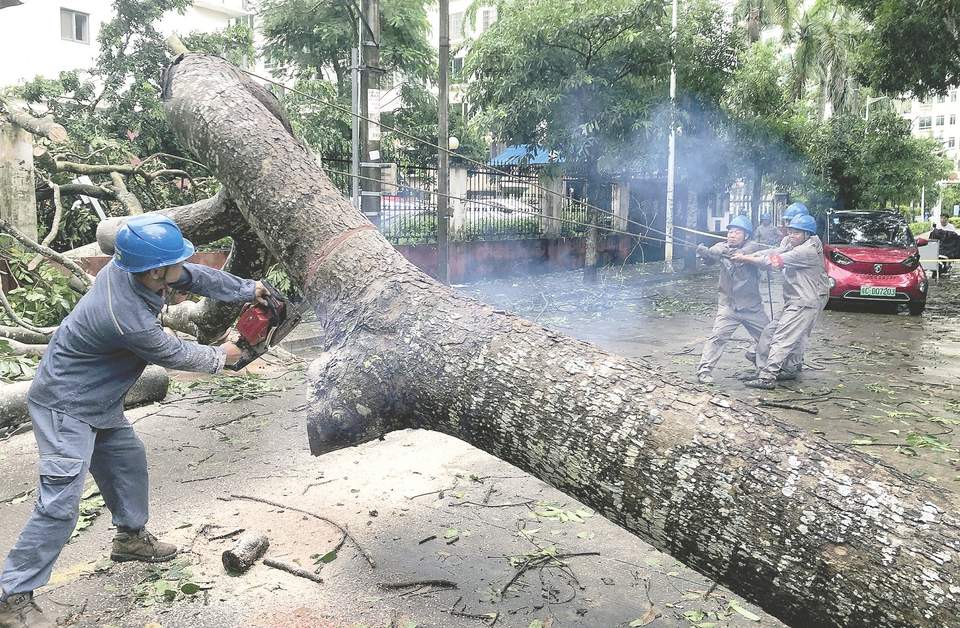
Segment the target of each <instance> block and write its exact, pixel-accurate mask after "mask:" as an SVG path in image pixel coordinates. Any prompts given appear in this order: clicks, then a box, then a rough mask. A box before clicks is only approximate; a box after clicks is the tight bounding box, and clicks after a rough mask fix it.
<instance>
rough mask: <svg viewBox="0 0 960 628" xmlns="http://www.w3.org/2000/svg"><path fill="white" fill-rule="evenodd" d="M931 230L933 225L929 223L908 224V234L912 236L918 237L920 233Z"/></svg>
mask: <svg viewBox="0 0 960 628" xmlns="http://www.w3.org/2000/svg"><path fill="white" fill-rule="evenodd" d="M932 228H933V223H931V222H911V223H910V233H912V234H913V235H918V234H921V233H926V232H927V231H930V229H932Z"/></svg>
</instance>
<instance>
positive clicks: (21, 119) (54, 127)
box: [0, 96, 70, 144]
mask: <svg viewBox="0 0 960 628" xmlns="http://www.w3.org/2000/svg"><path fill="white" fill-rule="evenodd" d="M0 111H2V112H3V114H4V116H5V117H6V118H7V120H9V121H10V122H11V123H12V124H15V125H17V126H18V127H20V128H21V129H24V130H25V131H29V132H30V133H33V134H34V135H42V136H44V137H46V138H49V139H50V141H51V142H53V143H55V144H62V143H64V142H66V141H67V140H69V139H70V137H69V136H68V135H67V130H66V129H64V128H63V127H62V126H60V125H59V124H57V123H56V122H54V121H53V118H52V117H51V116H45V117H43V118H34V117H33V116H32V115H30V114H29V113H27V112H26V111H24V110H22V109H20V108H19V107H17V106H16V105H14V104H13V103H12V102H11V101H10V100H9V99H7V98H4V97H2V96H0Z"/></svg>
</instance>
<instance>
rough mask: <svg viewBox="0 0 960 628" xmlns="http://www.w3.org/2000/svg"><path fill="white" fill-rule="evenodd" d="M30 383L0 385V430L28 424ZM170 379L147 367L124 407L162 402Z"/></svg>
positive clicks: (131, 390) (154, 368)
mask: <svg viewBox="0 0 960 628" xmlns="http://www.w3.org/2000/svg"><path fill="white" fill-rule="evenodd" d="M31 383H32V381H29V380H28V381H24V382H14V383H12V384H2V385H0V429H4V428H10V427H15V426H17V425H20V424H21V423H29V422H30V413H29V412H27V391H28V390H30V384H31ZM169 385H170V377H169V376H168V375H167V371H166V369H164V368H163V367H160V366H148V367H147V368H146V370H144V371H143V375H141V376H140V379H138V380H137V382H136V383H135V384H134V385H133V388H131V389H130V392H128V393H127V396H126V398H125V399H124V406H125V407H127V408H133V407H135V406H140V405H143V404H145V403H153V402H154V401H162V400H163V398H164V397H166V396H167V387H168V386H169Z"/></svg>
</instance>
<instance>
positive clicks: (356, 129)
mask: <svg viewBox="0 0 960 628" xmlns="http://www.w3.org/2000/svg"><path fill="white" fill-rule="evenodd" d="M361 22H362V20H360V19H357V33H358V41H357V47H356V48H354V49H352V50H351V51H350V111H351V113H352V114H353V115H352V116H351V120H350V135H351V137H350V148H351V150H350V174H351V177H350V190H351V195H350V200H351V201H353V206H354V207H356V208H357V209H360V42H361V41H363V40H362V39H360V37H362V35H361V34H362V32H363V30H362V29H363V24H362V23H361Z"/></svg>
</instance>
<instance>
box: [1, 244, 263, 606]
mask: <svg viewBox="0 0 960 628" xmlns="http://www.w3.org/2000/svg"><path fill="white" fill-rule="evenodd" d="M174 287H175V288H177V289H178V290H185V291H188V292H192V293H194V294H199V295H202V296H206V297H210V298H213V299H217V300H220V301H228V302H238V303H239V302H248V301H252V300H253V299H254V295H255V291H256V282H254V281H251V280H247V279H240V278H239V277H235V276H233V275H231V274H229V273H225V272H222V271H219V270H214V269H212V268H207V267H205V266H198V265H195V264H185V265H184V272H183V277H182V279H181V281H179V282H178V283H177V284H176V285H175V286H174ZM163 305H164V299H163V297H162V296H161V295H160V294H156V293H154V292H151V291H150V290H149V289H147V288H146V287H145V286H143V284H141V283H140V282H139V281H137V280H136V278H135V277H134V276H133V275H132V274H130V273H127V272H124V271H122V270H120V269H119V268H117V267H116V266H115V265H114V263H113V262H110V263H109V264H108V265H107V266H106V267H104V269H103V270H101V271H100V273H99V274H98V275H97V278H96V281H95V282H94V284H93V287H92V288H91V289H90V291H89V292H87V294H85V295H84V296H83V298H82V299H80V302H79V303H78V304H77V305H76V307H75V308H74V309H73V311H72V312H71V313H70V314H69V315H68V316H67V317H66V318H65V319H64V320H63V322H62V323H61V324H60V327H59V329H57V331H56V333H55V334H54V335H53V338H52V339H51V340H50V344H49V346H48V348H47V351H46V353H45V354H44V356H43V359H42V360H41V361H40V365H39V367H38V369H37V374H36V377H35V378H34V380H33V384H32V385H31V387H30V392H29V393H28V395H27V408H28V410H29V411H30V417H31V419H32V421H33V433H34V436H35V437H36V439H37V449H38V450H39V453H40V484H39V487H38V489H37V501H36V504H35V505H34V509H33V512H32V513H31V515H30V519H29V520H28V521H27V524H26V526H25V527H24V529H23V532H21V533H20V537H19V539H18V540H17V542H16V544H15V545H14V547H13V549H11V550H10V553H9V554H8V555H7V559H6V561H5V562H4V565H3V573H2V575H0V588H2V589H3V592H4V594H5V595H7V596H9V595H12V594H15V593H24V592H27V591H33V590H34V589H37V588H38V587H41V586H43V585H44V584H46V583H47V581H48V580H49V579H50V573H51V571H52V570H53V564H54V562H55V561H56V559H57V557H58V556H59V555H60V551H61V550H62V549H63V546H64V545H65V544H66V542H67V541H68V540H69V539H70V535H71V534H72V532H73V529H74V527H75V526H76V522H77V517H78V515H79V506H80V497H81V494H82V493H83V485H84V481H85V479H86V474H87V473H86V472H87V470H89V471H90V473H91V474H92V475H93V477H94V479H95V480H96V482H97V486H98V487H99V489H100V492H101V494H102V495H103V499H104V502H105V503H106V505H107V508H109V509H110V512H111V514H112V515H113V523H114V525H116V526H117V527H118V528H127V529H130V530H139V529H140V528H142V527H143V526H144V525H145V524H146V522H147V516H148V499H147V497H148V478H147V458H146V453H145V451H144V447H143V443H142V442H140V439H139V438H138V437H137V435H136V433H135V432H134V430H133V427H132V426H131V425H130V423H129V422H128V421H127V419H126V417H125V416H124V415H123V400H124V397H125V396H126V394H127V391H128V390H129V389H130V388H131V387H132V386H133V384H134V382H135V381H136V380H137V378H138V377H139V376H140V374H141V373H142V372H143V369H144V368H145V367H146V365H147V363H148V362H149V363H153V364H159V365H161V366H165V367H167V368H173V369H180V370H188V371H198V372H208V373H215V372H218V371H220V370H221V369H222V368H223V365H224V362H225V359H226V353H225V352H224V350H223V349H221V348H219V347H208V346H203V345H199V344H197V343H193V342H184V341H183V340H180V339H179V338H176V337H174V336H172V335H170V334H167V333H166V332H164V331H163V328H162V327H161V325H160V322H159V320H158V316H159V314H160V311H161V309H162V308H163Z"/></svg>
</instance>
